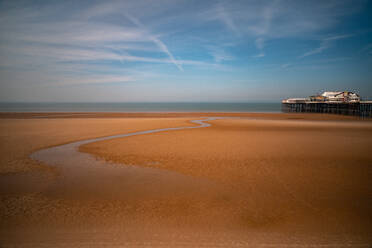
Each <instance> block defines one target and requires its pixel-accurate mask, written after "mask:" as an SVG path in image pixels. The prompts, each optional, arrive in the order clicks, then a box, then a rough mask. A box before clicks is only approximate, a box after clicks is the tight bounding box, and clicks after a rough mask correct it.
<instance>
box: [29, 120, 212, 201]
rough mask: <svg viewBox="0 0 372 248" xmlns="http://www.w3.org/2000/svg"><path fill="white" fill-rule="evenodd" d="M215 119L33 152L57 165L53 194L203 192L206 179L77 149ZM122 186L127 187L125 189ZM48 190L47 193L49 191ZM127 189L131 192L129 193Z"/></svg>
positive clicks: (113, 195)
mask: <svg viewBox="0 0 372 248" xmlns="http://www.w3.org/2000/svg"><path fill="white" fill-rule="evenodd" d="M215 119H218V118H205V119H202V120H192V121H191V123H194V124H199V125H198V126H186V127H173V128H161V129H153V130H146V131H139V132H133V133H127V134H119V135H113V136H107V137H100V138H93V139H87V140H82V141H77V142H73V143H69V144H65V145H60V146H56V147H51V148H47V149H43V150H40V151H37V152H34V153H32V154H31V158H32V159H34V160H37V161H40V162H43V163H45V164H48V165H52V166H58V168H59V171H60V176H59V179H58V180H57V181H56V182H55V183H54V184H53V185H51V187H49V189H48V192H49V195H50V196H51V197H61V196H63V197H67V198H69V197H72V198H75V197H81V196H84V197H86V198H112V199H114V198H117V197H120V195H121V194H125V195H123V196H125V198H130V197H131V195H132V196H133V197H138V196H141V195H147V196H151V195H153V194H154V193H155V194H157V195H158V194H159V193H160V194H175V193H176V192H178V193H180V192H183V191H187V192H190V190H191V191H194V190H195V191H200V189H201V188H203V189H205V190H208V188H209V187H208V186H207V185H208V184H210V182H207V181H206V180H200V179H196V178H192V177H189V176H185V175H182V174H179V173H176V172H171V171H167V170H162V169H157V168H146V167H139V166H125V165H118V164H114V163H109V162H106V161H104V160H103V159H97V158H95V157H94V156H92V155H90V154H87V153H82V152H79V149H78V148H79V147H80V146H81V145H85V144H88V143H92V142H97V141H104V140H109V139H115V138H124V137H130V136H135V135H143V134H150V133H158V132H165V131H175V130H183V129H195V128H203V127H209V126H210V125H211V124H209V123H206V121H211V120H215ZM103 168H104V169H103ZM154 185H156V187H154ZM169 185H172V187H169ZM123 187H125V189H126V190H125V191H124V192H123ZM48 192H46V193H47V194H48ZM128 192H131V193H129V194H128Z"/></svg>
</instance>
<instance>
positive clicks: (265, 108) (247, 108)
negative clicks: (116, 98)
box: [0, 102, 281, 112]
mask: <svg viewBox="0 0 372 248" xmlns="http://www.w3.org/2000/svg"><path fill="white" fill-rule="evenodd" d="M280 111H281V103H280V102H278V103H254V102H249V103H223V102H213V103H212V102H131V103H128V102H115V103H102V102H100V103H92V102H90V103H81V102H80V103H78V102H70V103H57V102H48V103H46V102H33V103H25V102H16V103H15V102H13V103H12V102H0V112H280Z"/></svg>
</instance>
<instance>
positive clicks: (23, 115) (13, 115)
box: [0, 112, 372, 121]
mask: <svg viewBox="0 0 372 248" xmlns="http://www.w3.org/2000/svg"><path fill="white" fill-rule="evenodd" d="M141 117H144V118H175V117H176V118H177V117H183V118H194V117H196V118H198V117H250V118H268V119H271V118H272V119H305V120H343V121H344V120H351V121H372V118H363V117H358V116H347V115H337V114H321V113H283V112H0V119H38V118H40V119H42V118H45V119H53V118H141Z"/></svg>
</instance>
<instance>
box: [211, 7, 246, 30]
mask: <svg viewBox="0 0 372 248" xmlns="http://www.w3.org/2000/svg"><path fill="white" fill-rule="evenodd" d="M215 14H216V17H217V18H218V19H219V20H220V21H221V22H222V23H223V24H225V26H226V27H227V28H228V29H229V30H231V31H232V32H233V33H234V34H235V35H240V30H239V29H238V27H237V26H236V25H235V22H234V20H233V18H232V17H231V16H230V14H229V13H228V12H227V11H226V9H225V7H224V6H223V4H222V3H219V4H217V7H216V12H215Z"/></svg>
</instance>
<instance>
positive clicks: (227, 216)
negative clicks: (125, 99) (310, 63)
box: [0, 113, 372, 247]
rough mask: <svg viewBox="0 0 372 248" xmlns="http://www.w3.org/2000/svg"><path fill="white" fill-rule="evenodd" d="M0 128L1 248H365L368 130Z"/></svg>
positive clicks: (5, 124)
mask: <svg viewBox="0 0 372 248" xmlns="http://www.w3.org/2000/svg"><path fill="white" fill-rule="evenodd" d="M207 117H222V118H217V119H214V120H208V121H206V123H209V124H211V125H210V126H208V127H200V128H186V129H179V130H164V131H161V132H156V133H146V134H138V135H133V136H128V137H119V138H112V139H107V140H101V141H95V142H87V143H85V144H81V145H78V146H77V149H75V150H76V151H75V150H74V153H73V154H72V153H71V154H72V155H71V156H69V157H65V159H64V158H63V157H62V158H61V159H60V160H58V161H56V162H55V164H53V163H45V162H42V161H38V160H37V159H35V157H32V156H33V155H32V154H35V153H36V152H38V151H42V150H45V149H48V148H53V147H63V145H64V144H69V143H72V142H77V141H84V140H89V139H94V138H99V137H106V136H112V135H120V134H128V133H133V132H141V131H146V130H153V129H164V128H177V127H196V126H198V125H197V124H196V123H192V122H190V121H192V120H203V119H205V118H207ZM0 127H1V128H0V138H1V141H0V146H1V154H0V164H1V167H0V177H1V180H0V183H1V187H0V189H1V203H0V215H1V218H0V219H1V222H0V244H1V245H2V247H3V246H4V247H14V246H15V247H49V246H53V247H216V246H222V247H293V246H295V245H298V246H299V247H307V246H309V247H370V245H371V244H372V239H371V237H372V232H371V228H370V227H371V226H372V213H371V210H370V206H371V205H372V197H371V196H372V183H371V180H370V179H371V176H372V169H371V165H372V154H371V153H370V152H369V150H370V147H371V146H372V122H371V120H370V119H360V118H357V117H351V116H338V115H324V114H282V113H1V114H0ZM61 149H62V148H61ZM66 154H67V153H66ZM30 156H31V157H30ZM48 156H51V155H48ZM75 156H76V157H75ZM46 161H52V160H46ZM89 161H97V164H98V165H99V166H94V165H93V164H95V163H93V162H89ZM90 165H92V166H90Z"/></svg>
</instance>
